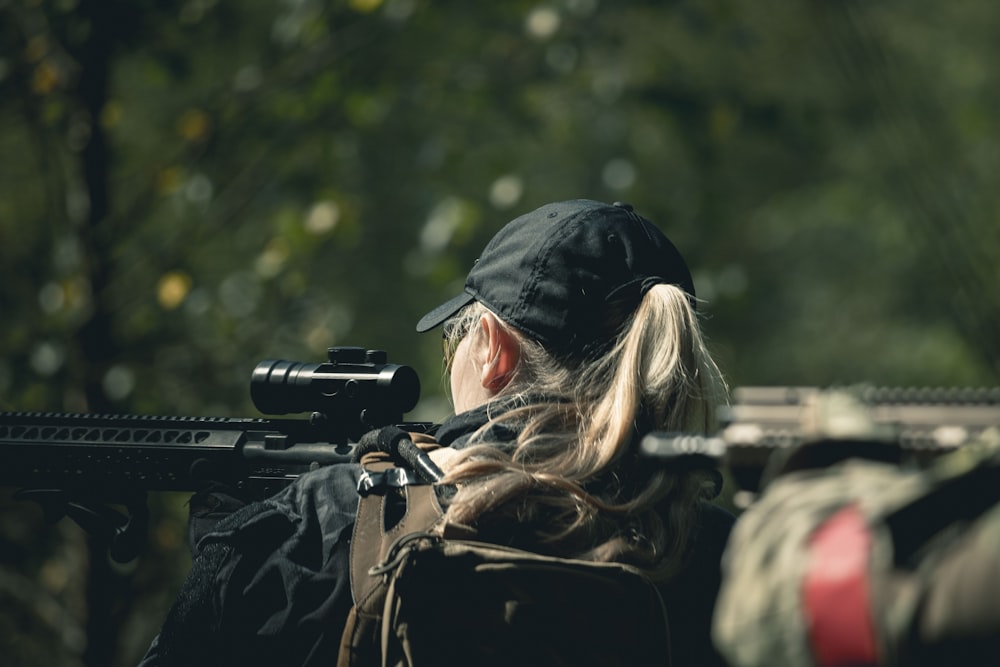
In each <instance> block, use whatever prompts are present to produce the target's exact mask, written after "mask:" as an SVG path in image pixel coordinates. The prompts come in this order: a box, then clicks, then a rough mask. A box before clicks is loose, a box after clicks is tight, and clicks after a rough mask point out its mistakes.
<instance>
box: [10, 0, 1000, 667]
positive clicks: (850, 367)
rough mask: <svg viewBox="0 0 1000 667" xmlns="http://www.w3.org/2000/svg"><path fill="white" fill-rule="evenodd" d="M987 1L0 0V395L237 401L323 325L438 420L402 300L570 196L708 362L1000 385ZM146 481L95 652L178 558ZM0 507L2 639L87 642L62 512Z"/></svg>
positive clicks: (145, 617) (175, 517)
mask: <svg viewBox="0 0 1000 667" xmlns="http://www.w3.org/2000/svg"><path fill="white" fill-rule="evenodd" d="M998 26H1000V6H998V5H996V4H995V3H991V2H988V1H987V0H978V1H974V2H964V3H940V2H931V1H930V0H906V1H905V2H904V1H903V0H884V1H882V2H877V3H872V2H860V1H850V0H847V1H844V0H839V1H835V2H825V1H819V0H793V1H789V0H781V1H779V0H760V1H758V2H753V3H737V2H731V1H724V0H711V1H707V2H706V1H694V0H673V1H670V2H643V1H639V0H623V1H621V2H615V3H611V2H603V3H602V2H599V0H552V1H550V2H527V1H521V0H512V1H509V2H503V3H470V2H461V1H459V0H439V1H438V2H430V1H428V0H330V1H328V2H320V1H318V0H282V1H279V2H274V1H263V0H243V1H241V2H225V1H221V0H220V1H216V0H187V1H177V0H3V1H0V151H2V154H3V156H4V159H3V160H0V195H2V196H0V271H2V281H0V316H2V321H3V326H2V327H0V409H9V410H15V409H16V410H60V411H101V412H103V411H116V412H141V413H169V414H192V415H253V414H256V412H255V411H254V409H253V407H252V405H251V404H250V401H249V393H248V391H247V387H248V380H249V374H250V371H251V370H252V369H253V367H254V366H255V364H256V362H257V361H259V360H262V359H265V358H287V359H296V360H303V361H321V360H322V359H323V358H324V354H325V349H326V348H327V347H328V346H331V345H344V344H348V345H364V346H368V347H372V348H381V349H386V350H388V351H389V358H390V360H391V361H394V362H397V363H407V364H410V365H412V366H414V367H416V368H417V370H418V371H419V372H420V374H421V377H422V378H423V384H424V399H423V401H422V404H421V406H420V408H419V409H418V410H417V411H415V413H414V414H412V415H410V416H411V417H413V418H415V419H437V418H440V417H442V416H444V415H445V414H447V411H448V407H447V402H446V400H445V398H444V394H443V388H442V385H441V382H440V360H439V344H438V341H437V339H436V337H435V336H434V335H426V336H422V337H420V336H417V335H416V334H415V333H414V332H413V325H414V323H415V321H416V320H417V319H418V318H419V316H420V315H422V314H423V312H425V311H426V310H428V309H429V308H431V307H433V306H434V305H436V304H437V303H438V302H440V301H442V300H443V299H445V298H448V297H450V296H452V295H453V294H454V293H455V292H456V291H457V290H458V289H460V287H461V283H462V280H463V278H464V274H465V272H466V271H467V269H468V267H469V266H470V265H471V263H472V261H473V260H474V259H475V257H476V255H477V253H478V251H479V250H480V249H481V247H482V246H483V245H484V244H485V242H486V240H488V238H489V237H490V236H491V235H492V234H493V233H494V232H495V231H496V230H497V229H498V228H499V227H500V226H501V225H502V224H503V223H504V222H506V221H507V220H509V219H510V218H512V217H513V216H515V215H517V214H520V213H522V212H524V211H526V210H529V209H530V208H533V207H535V206H537V205H540V204H542V203H544V202H546V201H552V200H556V199H565V198H573V197H589V198H595V199H603V200H609V201H611V200H626V201H629V202H631V203H632V204H634V205H635V206H636V208H637V209H638V210H639V211H640V212H642V213H643V214H645V215H646V216H647V217H649V218H651V219H652V220H654V221H656V222H657V223H658V224H659V225H660V226H662V228H663V229H664V230H665V231H666V232H667V233H668V235H670V236H671V237H672V238H673V239H674V240H675V242H676V243H677V245H678V246H679V247H680V248H681V249H682V251H683V252H684V253H685V255H686V256H687V257H688V259H689V262H690V264H691V265H692V267H693V268H694V270H695V273H696V286H697V289H698V292H699V296H700V297H702V299H703V300H704V305H703V307H702V311H703V313H704V315H705V328H706V332H707V334H708V336H709V338H710V340H711V341H712V345H713V347H714V349H716V350H717V353H718V355H719V358H720V360H721V362H722V364H723V367H724V370H725V372H726V373H727V375H728V377H729V380H730V382H731V384H733V385H747V384H807V385H828V384H837V383H856V382H871V383H876V384H901V385H976V384H995V383H997V382H998V380H1000V318H998V315H997V313H998V312H1000V275H998V269H997V261H996V258H997V257H998V251H1000V225H998V224H997V220H996V212H997V211H998V210H1000V206H998V203H1000V202H998V201H997V200H998V197H1000V191H998V190H997V189H996V188H994V187H992V186H991V183H992V182H993V181H994V179H995V177H994V175H995V174H996V173H998V171H1000V168H998V166H1000V165H998V164H997V162H998V161H1000V146H998V144H1000V119H998V117H997V115H996V114H995V113H993V110H994V109H996V108H997V103H998V100H997V96H998V95H1000V92H998V91H1000V85H997V84H998V81H997V78H998V77H1000V70H998V69H997V68H995V67H993V66H992V65H993V63H994V62H996V59H997V57H998V55H1000V53H998V51H1000V45H998V43H997V41H996V40H995V39H994V35H995V34H996V29H997V27H998ZM154 510H155V516H156V517H157V521H158V523H157V525H156V526H154V529H153V530H154V539H153V540H152V542H153V545H152V548H151V550H150V554H149V555H147V556H146V557H144V558H143V559H142V561H141V562H140V563H139V564H138V565H137V566H135V568H136V569H135V571H134V572H129V573H112V574H111V575H109V576H111V577H112V580H113V581H117V582H118V583H116V584H115V585H116V586H118V587H119V588H121V589H122V590H120V591H119V592H120V593H122V595H121V596H119V598H120V599H119V600H118V601H116V602H114V603H113V604H112V603H108V604H105V607H109V610H108V612H107V613H108V614H109V615H110V616H111V617H112V618H114V619H115V621H116V623H117V624H118V627H119V629H120V632H118V633H117V634H112V635H111V636H106V637H99V638H98V639H97V640H94V639H93V638H92V640H91V644H93V643H94V641H102V642H111V645H110V647H106V650H108V651H109V652H111V653H113V654H114V655H115V656H116V658H115V660H116V662H115V664H122V665H124V664H131V663H132V662H134V661H135V659H136V658H137V655H139V654H141V652H142V651H143V649H144V648H145V644H146V643H148V640H149V639H150V638H151V636H152V633H153V632H155V629H156V627H157V626H158V624H159V623H160V622H161V620H162V615H163V613H164V612H165V609H166V607H167V605H168V604H169V601H170V599H171V597H172V591H173V590H175V588H176V585H177V582H178V580H179V577H181V576H182V575H183V572H184V570H185V569H186V563H187V561H186V560H185V558H186V552H185V551H184V544H183V542H184V540H183V531H184V527H183V513H184V508H183V499H175V498H163V499H158V500H156V501H155V507H154ZM26 514H27V515H29V516H26ZM3 520H4V530H3V531H0V532H2V535H3V537H0V549H2V550H3V551H2V552H0V557H2V560H3V564H4V567H3V569H2V576H0V594H3V595H5V596H7V597H10V596H14V598H16V599H19V600H21V602H20V603H19V604H17V605H14V606H13V607H10V608H11V609H16V608H21V607H22V606H23V607H30V608H32V609H34V610H35V611H36V612H38V613H35V612H32V613H33V614H34V615H32V616H30V618H32V619H42V620H38V623H37V624H36V625H37V627H36V626H32V629H31V631H29V632H25V631H24V628H23V627H22V628H21V629H16V628H14V627H13V626H11V625H10V624H11V623H13V622H14V621H12V620H9V619H14V618H17V616H16V613H15V612H11V614H10V616H9V618H8V616H3V617H2V619H0V620H2V622H0V648H2V647H6V648H7V651H8V652H7V653H6V654H8V655H15V653H12V652H10V651H15V650H16V651H18V652H17V653H16V655H18V656H21V658H20V661H21V664H24V665H35V664H46V665H75V664H82V662H81V661H85V662H87V663H88V664H97V662H95V661H96V658H95V657H94V654H93V652H91V653H86V650H87V649H86V648H82V647H85V646H86V642H85V641H84V640H83V639H81V636H85V635H86V627H87V626H86V624H87V619H88V605H89V606H90V607H93V605H94V604H95V602H94V594H93V592H92V591H88V588H87V582H86V581H83V582H75V581H74V579H73V577H74V576H78V575H73V574H72V572H74V571H75V570H74V568H76V570H80V569H82V570H86V569H87V568H86V567H82V566H81V567H77V566H80V565H81V561H85V560H86V558H85V556H86V555H87V552H86V545H85V540H84V539H83V538H82V537H81V536H79V535H78V534H77V533H74V532H73V528H72V527H69V528H67V527H65V526H62V524H60V531H61V533H66V535H63V536H62V538H61V539H60V540H57V541H56V542H52V540H53V538H52V537H51V534H52V533H51V531H47V530H46V529H45V528H44V527H43V526H41V524H40V523H38V522H36V521H35V518H34V517H33V515H30V513H28V512H26V511H25V509H24V508H23V507H22V506H20V505H16V504H15V505H11V506H9V507H5V509H4V514H3ZM47 535H48V536H49V537H45V536H47ZM67 545H71V546H72V545H75V547H74V548H75V549H76V551H77V552H80V551H81V550H82V552H81V553H82V554H83V555H82V556H81V555H79V554H77V555H76V556H73V557H72V558H69V557H67V558H69V561H67V562H72V563H73V565H72V566H69V565H65V563H64V562H63V561H65V560H66V559H65V558H64V559H63V560H60V558H62V556H60V554H64V553H73V549H72V548H69V547H67ZM67 549H69V551H67ZM90 555H91V556H92V555H93V554H90ZM85 564H86V563H85V562H84V563H83V565H85ZM46 568H48V569H46ZM60 568H62V569H60ZM45 572H48V574H44V573H45ZM53 572H55V573H56V574H53ZM59 572H63V573H64V576H61V575H59V574H58V573H59ZM91 583H93V582H91ZM130 587H131V590H129V588H130ZM11 591H15V592H16V591H20V594H19V595H20V597H17V596H16V595H14V593H11ZM26 591H27V592H26ZM31 591H35V594H37V595H35V600H36V603H37V604H36V605H35V606H34V607H32V605H31V604H29V602H28V600H30V599H31V598H32V594H31ZM122 599H124V600H126V602H122V601H121V600H122ZM88 601H89V602H88ZM3 607H4V609H7V608H8V605H6V604H4V605H3ZM43 608H44V609H49V610H50V612H51V613H50V612H45V613H48V616H46V615H45V613H42V612H41V611H38V610H41V609H43ZM52 610H55V611H52ZM56 612H58V613H57V616H58V614H62V615H63V616H65V617H66V618H70V619H76V620H75V623H76V625H77V626H79V627H78V629H77V630H76V631H74V630H73V629H72V628H73V624H72V623H71V624H69V625H67V624H65V623H64V622H62V621H55V620H53V618H55V617H53V616H52V613H56ZM5 613H6V612H5ZM60 618H62V617H60ZM45 619H48V620H45ZM46 624H47V625H46ZM42 626H45V627H49V628H50V630H51V629H52V628H56V627H60V628H63V630H62V631H61V634H60V633H56V634H57V635H58V636H59V637H60V639H59V640H58V641H57V642H54V643H53V642H51V641H47V640H45V639H44V638H45V637H46V634H45V632H42V631H40V630H38V627H42ZM65 628H69V629H65ZM52 631H53V632H55V631H54V630H52ZM80 633H83V635H81V634H80ZM32 636H38V637H42V638H43V640H42V641H40V642H38V643H37V646H35V648H34V649H32V648H30V646H29V645H30V641H29V639H30V637H32ZM10 637H15V638H17V642H20V643H17V642H14V640H12V639H8V638H10ZM8 642H14V643H11V644H9V645H8ZM17 646H20V648H16V647H17ZM26 646H29V647H28V648H25V647H26ZM32 646H34V645H32ZM54 647H62V648H61V649H59V650H56V648H54ZM90 650H91V651H93V650H94V649H93V646H91V649H90ZM33 651H36V652H33ZM53 651H55V652H54V653H53Z"/></svg>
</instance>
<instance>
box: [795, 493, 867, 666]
mask: <svg viewBox="0 0 1000 667" xmlns="http://www.w3.org/2000/svg"><path fill="white" fill-rule="evenodd" d="M871 543H872V536H871V532H870V531H869V530H868V526H867V524H866V523H865V519H864V516H862V514H861V512H860V511H859V510H858V508H857V507H854V506H853V505H852V506H850V507H845V508H844V509H842V510H840V511H839V512H838V513H836V514H834V515H833V516H832V517H830V518H829V519H827V521H826V522H825V523H824V524H823V525H821V526H820V527H819V528H818V529H817V530H816V532H815V533H813V535H812V538H811V539H810V543H809V546H810V561H809V569H808V571H807V572H806V575H805V578H804V580H803V583H802V594H803V604H804V607H805V612H806V619H807V621H808V627H809V643H810V645H811V647H812V652H813V655H814V656H815V658H816V664H817V667H847V666H848V665H850V666H851V667H860V666H862V665H876V664H878V653H877V649H876V642H875V631H874V627H875V626H874V623H873V622H872V615H871V607H870V605H869V601H870V596H869V582H868V557H869V553H870V551H871Z"/></svg>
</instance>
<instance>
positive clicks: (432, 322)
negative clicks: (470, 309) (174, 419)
mask: <svg viewBox="0 0 1000 667" xmlns="http://www.w3.org/2000/svg"><path fill="white" fill-rule="evenodd" d="M475 300H476V299H475V297H473V296H472V295H471V294H468V293H466V292H462V293H461V294H459V295H458V296H456V297H455V298H454V299H449V300H448V301H445V302H444V303H442V304H441V305H440V306H438V307H437V308H435V309H434V310H432V311H431V312H429V313H427V314H426V315H424V316H423V317H421V318H420V321H419V322H417V332H418V333H424V332H425V331H430V330H431V329H433V328H434V327H436V326H438V325H440V324H441V323H443V322H444V321H445V320H446V319H448V318H449V317H451V316H452V315H454V314H455V313H457V312H458V311H460V310H462V309H463V308H465V307H466V306H468V305H469V304H470V303H472V302H473V301H475Z"/></svg>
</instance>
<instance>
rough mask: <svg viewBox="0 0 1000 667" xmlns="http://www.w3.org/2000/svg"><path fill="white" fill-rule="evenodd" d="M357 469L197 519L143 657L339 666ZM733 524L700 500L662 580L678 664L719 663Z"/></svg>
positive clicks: (447, 439)
mask: <svg viewBox="0 0 1000 667" xmlns="http://www.w3.org/2000/svg"><path fill="white" fill-rule="evenodd" d="M496 410H497V406H496V405H493V406H487V407H484V408H481V409H477V410H473V411H471V412H468V413H464V414H461V415H458V416H456V417H453V418H452V419H450V420H448V421H446V422H445V423H444V424H442V425H441V426H440V427H439V428H438V429H437V432H436V437H437V438H438V441H439V442H440V443H441V444H446V445H450V446H454V447H462V446H464V445H465V444H467V442H468V439H469V435H470V434H471V433H473V432H474V431H476V430H477V429H479V428H480V427H481V426H482V425H484V424H485V423H486V421H487V419H488V417H487V415H488V414H495V413H496ZM497 435H499V432H497V431H495V430H494V431H492V432H491V436H497ZM507 435H511V434H510V433H507ZM360 473H361V469H360V467H359V466H357V465H356V464H342V465H334V466H328V467H324V468H320V469H318V470H315V471H312V472H310V473H308V474H305V475H302V476H301V477H299V478H298V479H297V480H296V481H295V482H294V483H293V484H292V485H290V486H289V487H288V488H287V489H285V490H284V491H282V492H281V493H279V494H277V495H276V496H274V497H273V498H270V499H268V500H266V501H263V502H258V503H254V504H251V505H248V506H246V507H243V508H241V509H239V510H237V511H236V512H235V513H234V514H232V515H231V516H229V517H227V518H224V519H222V520H220V521H218V523H215V524H212V525H210V524H204V525H207V526H209V528H208V529H207V530H206V531H204V533H203V534H201V535H199V537H198V542H197V554H198V555H197V557H196V558H195V560H194V563H193V566H192V569H191V572H190V574H189V576H188V578H187V580H186V581H185V583H184V585H183V588H182V590H181V592H180V594H179V595H178V598H177V600H176V602H175V604H174V606H173V608H172V609H171V611H170V612H169V614H168V616H167V618H166V620H165V622H164V624H163V627H162V629H161V632H160V634H159V635H158V637H157V638H156V639H155V640H154V642H153V644H152V646H151V647H150V649H149V651H148V653H147V655H146V656H145V658H144V659H143V661H142V663H141V667H168V666H178V667H199V666H201V665H205V666H206V667H207V666H208V665H211V666H213V667H221V666H224V665H239V666H240V667H248V666H255V665H261V666H262V667H263V666H269V667H270V666H274V665H283V666H290V667H295V666H300V665H301V666H303V667H314V666H318V665H324V666H328V665H332V664H335V663H336V656H337V651H338V648H339V642H340V635H341V631H342V629H343V627H344V623H345V621H346V618H347V613H348V611H349V609H350V607H351V604H352V600H351V591H350V576H349V549H350V538H351V533H352V529H353V525H354V519H355V514H356V511H357V504H358V496H357V492H356V488H357V482H358V478H359V476H360ZM732 522H733V517H732V515H730V514H728V513H727V512H724V511H723V510H720V509H719V508H717V507H714V506H711V505H707V504H706V505H705V507H704V510H703V511H702V513H701V517H700V521H699V528H698V533H697V535H696V536H695V539H694V543H693V550H692V554H691V557H690V559H689V565H688V567H687V568H686V569H685V570H684V571H682V572H681V573H680V575H679V576H678V577H676V578H675V579H674V580H673V581H672V582H671V583H669V584H668V585H666V586H664V587H663V588H662V591H661V592H662V594H663V597H664V601H665V603H666V606H667V610H668V613H669V614H670V622H671V636H672V647H671V648H672V652H673V656H674V661H673V664H674V665H679V666H681V667H684V666H687V665H691V666H704V667H712V666H719V667H722V666H723V665H724V663H723V662H722V661H721V659H719V657H718V655H717V654H716V653H715V651H714V649H713V648H712V647H711V643H710V640H709V628H710V626H711V614H712V608H713V604H714V600H715V596H716V594H717V592H718V589H719V583H720V575H719V568H720V561H721V556H722V550H723V547H724V545H725V542H726V539H727V537H728V534H729V530H730V528H731V526H732Z"/></svg>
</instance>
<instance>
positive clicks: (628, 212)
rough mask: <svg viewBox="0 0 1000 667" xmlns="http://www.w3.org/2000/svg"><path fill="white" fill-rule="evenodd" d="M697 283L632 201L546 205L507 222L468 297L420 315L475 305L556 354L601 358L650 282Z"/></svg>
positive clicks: (425, 322) (429, 324)
mask: <svg viewBox="0 0 1000 667" xmlns="http://www.w3.org/2000/svg"><path fill="white" fill-rule="evenodd" d="M660 283H667V284H672V285H677V286H678V287H680V288H681V289H683V290H684V291H685V292H686V293H687V294H688V295H689V297H690V301H691V304H692V306H694V303H695V292H694V282H693V280H692V279H691V272H690V271H689V270H688V267H687V264H686V263H685V262H684V258H683V257H681V254H680V252H679V251H678V250H677V248H676V247H674V244H673V243H671V242H670V240H669V239H668V238H667V237H666V236H665V235H664V234H663V232H661V231H660V230H659V229H658V228H657V227H656V226H655V225H653V224H652V223H651V222H650V221H649V220H647V219H646V218H644V217H642V216H640V215H639V214H637V213H636V212H635V211H633V210H632V206H630V205H629V204H623V203H621V202H615V203H614V204H604V203H601V202H597V201H592V200H589V199H574V200H570V201H562V202H555V203H551V204H546V205H544V206H542V207H541V208H538V209H535V210H534V211H531V212H530V213H527V214H525V215H522V216H520V217H519V218H516V219H514V220H513V221H511V222H509V223H508V224H507V225H505V226H504V227H503V228H502V229H501V230H500V231H499V232H498V233H497V234H496V236H494V237H493V239H492V240H491V241H490V242H489V243H488V244H487V245H486V248H485V249H484V250H483V252H482V254H481V255H480V257H479V259H477V260H476V263H475V265H474V266H473V267H472V270H471V271H469V275H468V278H466V281H465V290H464V291H463V292H462V293H461V294H459V295H458V296H456V297H455V298H453V299H450V300H449V301H446V302H445V303H443V304H441V305H440V306H438V307H437V308H435V309H434V310H432V311H430V312H429V313H427V314H426V315H424V316H423V318H421V320H420V321H419V322H418V323H417V331H419V332H424V331H429V330H431V329H433V328H434V327H436V326H438V325H440V324H442V323H443V322H444V321H445V320H447V319H448V318H450V317H452V316H453V315H455V314H456V313H457V312H458V311H459V310H461V309H462V308H464V307H465V306H467V305H469V304H470V303H472V302H473V301H479V302H480V303H482V304H483V305H485V306H486V307H487V308H489V309H490V310H491V311H493V312H494V313H495V314H496V315H498V316H499V317H500V318H501V319H502V320H504V321H505V322H507V323H508V324H510V325H512V326H514V327H516V328H517V329H519V330H521V331H523V332H524V333H526V334H528V335H529V336H531V337H532V338H534V339H536V340H538V341H539V342H541V343H542V344H543V345H544V346H545V347H546V348H548V349H549V350H551V351H553V352H556V353H558V354H564V355H569V356H579V355H581V354H589V353H592V352H595V351H600V350H601V349H602V348H603V346H604V344H606V343H608V342H609V341H610V340H611V339H612V338H613V336H614V335H615V334H616V333H617V331H618V330H619V328H620V327H621V325H622V323H624V321H625V320H626V319H627V317H628V316H629V315H630V314H631V313H632V312H633V311H634V310H635V308H636V307H637V306H638V304H639V301H640V300H641V298H642V296H643V295H644V294H645V293H646V291H648V290H649V288H650V287H651V286H653V285H656V284H660Z"/></svg>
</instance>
